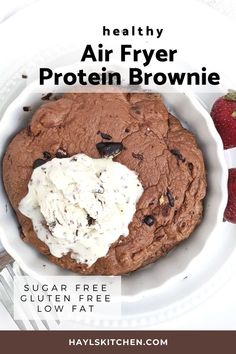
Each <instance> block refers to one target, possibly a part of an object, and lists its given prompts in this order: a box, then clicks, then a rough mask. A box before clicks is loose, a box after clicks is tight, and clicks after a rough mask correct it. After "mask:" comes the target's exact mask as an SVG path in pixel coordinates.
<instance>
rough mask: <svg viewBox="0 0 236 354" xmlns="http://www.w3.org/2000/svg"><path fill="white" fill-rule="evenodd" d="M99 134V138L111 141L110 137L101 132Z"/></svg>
mask: <svg viewBox="0 0 236 354" xmlns="http://www.w3.org/2000/svg"><path fill="white" fill-rule="evenodd" d="M100 134H101V137H102V138H103V139H104V140H111V139H112V136H111V135H109V134H106V133H102V132H100Z"/></svg>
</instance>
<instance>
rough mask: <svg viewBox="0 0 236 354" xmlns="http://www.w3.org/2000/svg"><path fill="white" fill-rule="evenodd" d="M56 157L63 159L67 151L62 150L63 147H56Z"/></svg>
mask: <svg viewBox="0 0 236 354" xmlns="http://www.w3.org/2000/svg"><path fill="white" fill-rule="evenodd" d="M56 157H57V158H58V159H63V158H65V157H68V154H67V152H66V151H65V150H63V149H61V148H60V149H58V150H57V152H56Z"/></svg>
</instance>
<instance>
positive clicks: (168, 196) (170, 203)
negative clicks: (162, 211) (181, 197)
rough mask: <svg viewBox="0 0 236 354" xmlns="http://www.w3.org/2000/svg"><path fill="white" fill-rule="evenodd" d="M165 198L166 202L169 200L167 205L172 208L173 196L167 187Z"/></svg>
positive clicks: (173, 203)
mask: <svg viewBox="0 0 236 354" xmlns="http://www.w3.org/2000/svg"><path fill="white" fill-rule="evenodd" d="M166 195H167V198H168V202H169V206H170V207H171V208H173V206H174V205H175V198H174V197H173V195H172V193H171V191H170V190H169V188H167V193H166Z"/></svg>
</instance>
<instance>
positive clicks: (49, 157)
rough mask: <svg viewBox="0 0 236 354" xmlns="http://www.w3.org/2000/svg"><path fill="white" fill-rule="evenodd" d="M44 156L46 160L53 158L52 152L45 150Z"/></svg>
mask: <svg viewBox="0 0 236 354" xmlns="http://www.w3.org/2000/svg"><path fill="white" fill-rule="evenodd" d="M43 157H44V158H45V159H46V160H50V159H51V158H52V155H51V154H50V152H48V151H44V152H43Z"/></svg>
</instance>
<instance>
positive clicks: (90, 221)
mask: <svg viewBox="0 0 236 354" xmlns="http://www.w3.org/2000/svg"><path fill="white" fill-rule="evenodd" d="M87 220H88V226H91V225H94V224H95V222H96V219H94V218H92V217H91V216H90V215H89V214H87Z"/></svg>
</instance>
